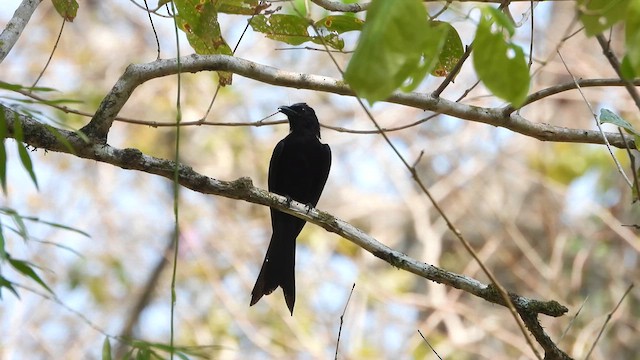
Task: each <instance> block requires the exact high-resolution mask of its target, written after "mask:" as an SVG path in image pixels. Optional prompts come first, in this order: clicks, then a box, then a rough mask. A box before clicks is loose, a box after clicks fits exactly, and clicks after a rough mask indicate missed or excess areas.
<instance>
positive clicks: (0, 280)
mask: <svg viewBox="0 0 640 360" xmlns="http://www.w3.org/2000/svg"><path fill="white" fill-rule="evenodd" d="M2 288H7V289H9V291H11V292H12V293H13V295H15V296H16V297H17V298H18V299H20V295H18V292H17V291H16V289H15V288H14V287H13V283H12V282H11V281H9V280H7V278H5V277H4V276H2V275H0V299H2Z"/></svg>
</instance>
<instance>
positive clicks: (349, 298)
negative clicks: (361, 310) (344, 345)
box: [334, 283, 356, 360]
mask: <svg viewBox="0 0 640 360" xmlns="http://www.w3.org/2000/svg"><path fill="white" fill-rule="evenodd" d="M355 287H356V283H353V285H352V286H351V291H350V292H349V297H348V298H347V302H346V303H345V304H344V309H343V310H342V315H340V327H339V328H338V340H337V341H336V355H335V358H334V359H335V360H338V348H339V347H340V336H341V335H342V324H343V323H344V314H345V313H346V312H347V307H348V306H349V302H350V301H351V295H353V289H355Z"/></svg>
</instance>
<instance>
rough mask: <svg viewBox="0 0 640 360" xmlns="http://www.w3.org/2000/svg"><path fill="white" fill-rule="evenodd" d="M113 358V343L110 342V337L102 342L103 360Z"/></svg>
mask: <svg viewBox="0 0 640 360" xmlns="http://www.w3.org/2000/svg"><path fill="white" fill-rule="evenodd" d="M111 359H113V357H112V356H111V343H110V342H109V337H106V336H105V338H104V341H103V342H102V360H111Z"/></svg>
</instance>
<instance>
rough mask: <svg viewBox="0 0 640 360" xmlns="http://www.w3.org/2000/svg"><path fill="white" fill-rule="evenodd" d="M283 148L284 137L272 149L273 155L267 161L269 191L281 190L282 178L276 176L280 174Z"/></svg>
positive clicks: (277, 191) (279, 191) (276, 191)
mask: <svg viewBox="0 0 640 360" xmlns="http://www.w3.org/2000/svg"><path fill="white" fill-rule="evenodd" d="M283 150H284V139H283V140H280V142H279V143H278V144H277V145H276V147H275V149H273V155H271V161H270V162H269V180H268V185H269V191H270V192H275V193H281V192H282V180H283V179H280V178H279V177H278V176H282V171H280V170H281V169H280V165H281V162H282V161H281V159H280V158H281V155H282V151H283Z"/></svg>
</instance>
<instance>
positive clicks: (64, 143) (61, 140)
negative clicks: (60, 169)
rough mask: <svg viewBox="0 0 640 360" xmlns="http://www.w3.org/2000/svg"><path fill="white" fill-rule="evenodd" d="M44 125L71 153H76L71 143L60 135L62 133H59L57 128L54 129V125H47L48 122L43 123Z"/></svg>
mask: <svg viewBox="0 0 640 360" xmlns="http://www.w3.org/2000/svg"><path fill="white" fill-rule="evenodd" d="M44 126H45V127H46V128H47V130H49V132H50V133H51V134H52V135H53V136H54V137H55V138H56V139H57V140H58V141H60V142H61V143H62V145H64V147H65V148H67V150H69V152H70V153H71V154H73V155H75V154H76V151H75V149H74V148H73V146H71V143H70V142H69V140H67V138H66V137H64V136H62V134H61V133H60V131H58V129H56V128H55V127H53V126H51V125H49V124H44Z"/></svg>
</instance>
